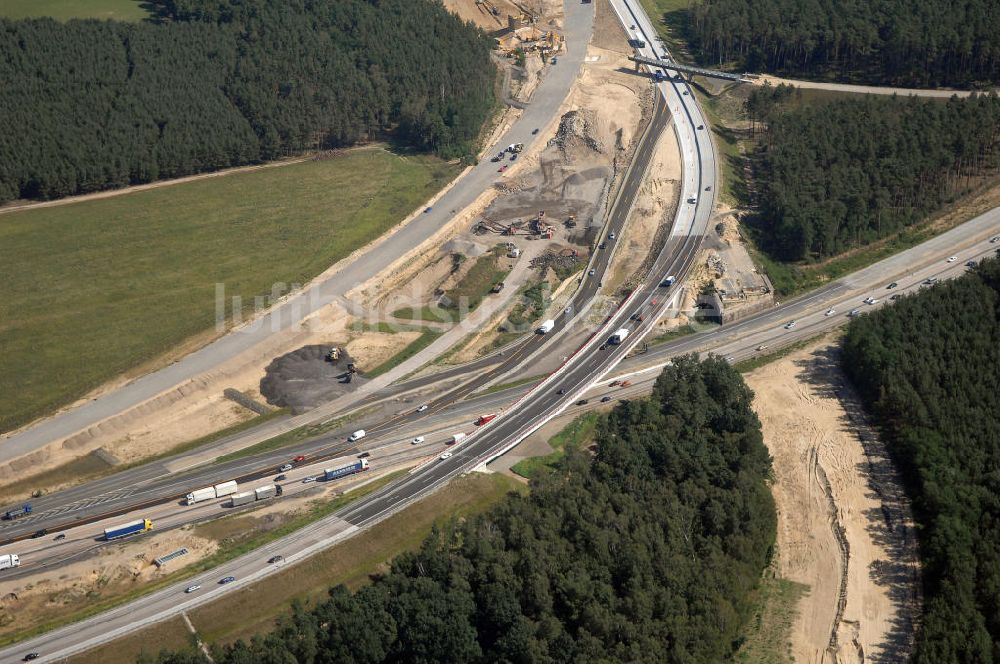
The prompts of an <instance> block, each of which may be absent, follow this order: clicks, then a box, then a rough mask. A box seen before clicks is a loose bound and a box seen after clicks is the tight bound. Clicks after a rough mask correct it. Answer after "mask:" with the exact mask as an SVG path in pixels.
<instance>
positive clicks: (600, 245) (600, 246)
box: [597, 242, 608, 249]
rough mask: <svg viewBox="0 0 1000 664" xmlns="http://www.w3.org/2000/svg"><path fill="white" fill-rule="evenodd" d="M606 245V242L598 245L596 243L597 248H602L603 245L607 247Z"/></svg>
mask: <svg viewBox="0 0 1000 664" xmlns="http://www.w3.org/2000/svg"><path fill="white" fill-rule="evenodd" d="M607 246H608V243H607V242H602V243H600V244H599V245H597V248H598V249H604V248H605V247H607Z"/></svg>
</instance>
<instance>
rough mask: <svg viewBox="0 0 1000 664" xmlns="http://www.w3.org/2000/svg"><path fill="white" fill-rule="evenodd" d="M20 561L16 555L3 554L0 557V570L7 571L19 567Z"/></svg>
mask: <svg viewBox="0 0 1000 664" xmlns="http://www.w3.org/2000/svg"><path fill="white" fill-rule="evenodd" d="M20 565H21V559H20V558H18V557H17V554H16V553H5V554H3V555H2V556H0V569H9V568H11V567H20Z"/></svg>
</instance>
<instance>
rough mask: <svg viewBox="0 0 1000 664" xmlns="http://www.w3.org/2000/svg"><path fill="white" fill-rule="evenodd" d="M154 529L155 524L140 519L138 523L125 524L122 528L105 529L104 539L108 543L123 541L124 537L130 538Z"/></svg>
mask: <svg viewBox="0 0 1000 664" xmlns="http://www.w3.org/2000/svg"><path fill="white" fill-rule="evenodd" d="M152 529H153V522H152V521H150V520H149V519H139V520H138V521H131V522H129V523H123V524H122V525H120V526H114V527H113V528H105V529H104V539H106V540H107V541H109V542H110V541H111V540H116V539H121V538H122V537H128V536H129V535H134V534H136V533H144V532H146V531H147V530H152Z"/></svg>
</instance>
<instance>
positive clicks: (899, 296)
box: [889, 293, 903, 300]
mask: <svg viewBox="0 0 1000 664" xmlns="http://www.w3.org/2000/svg"><path fill="white" fill-rule="evenodd" d="M901 297H903V295H902V294H901V293H896V294H895V295H893V296H892V297H890V298H889V299H890V300H898V299H899V298H901Z"/></svg>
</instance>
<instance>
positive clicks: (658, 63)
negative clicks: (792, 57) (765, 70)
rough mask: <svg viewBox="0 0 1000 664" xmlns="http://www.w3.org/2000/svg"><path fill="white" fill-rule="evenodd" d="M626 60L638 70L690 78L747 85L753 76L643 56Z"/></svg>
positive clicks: (632, 56) (631, 56) (629, 57)
mask: <svg viewBox="0 0 1000 664" xmlns="http://www.w3.org/2000/svg"><path fill="white" fill-rule="evenodd" d="M628 59H629V60H631V61H632V62H634V63H635V68H636V69H637V70H638V69H639V65H647V66H649V67H659V68H661V69H673V70H674V71H678V72H683V73H685V74H691V75H692V76H695V75H697V76H705V77H707V78H721V79H722V80H725V81H735V82H736V83H749V82H751V80H752V77H753V74H732V73H729V72H724V71H718V70H716V69H704V68H702V67H691V66H689V65H681V64H677V63H676V62H674V61H673V60H660V59H659V58H647V57H646V56H644V55H630V56H628Z"/></svg>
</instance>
